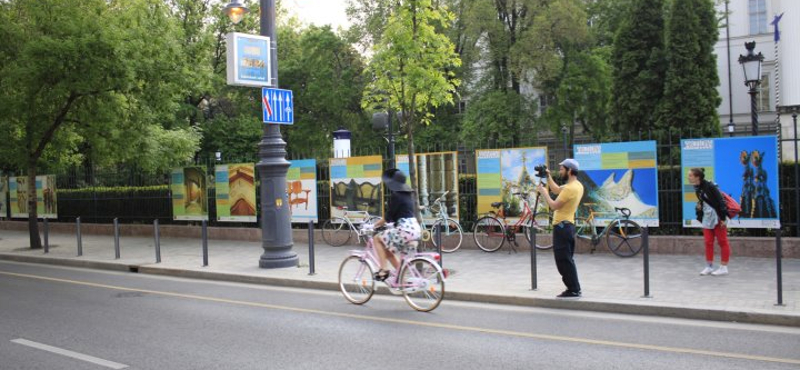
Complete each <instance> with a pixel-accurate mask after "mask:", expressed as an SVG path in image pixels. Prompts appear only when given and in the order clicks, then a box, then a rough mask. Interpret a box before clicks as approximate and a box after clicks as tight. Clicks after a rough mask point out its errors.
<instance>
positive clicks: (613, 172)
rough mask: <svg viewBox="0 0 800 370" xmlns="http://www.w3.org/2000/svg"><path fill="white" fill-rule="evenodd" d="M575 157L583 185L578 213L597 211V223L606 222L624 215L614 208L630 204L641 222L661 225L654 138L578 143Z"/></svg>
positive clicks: (631, 216) (579, 214)
mask: <svg viewBox="0 0 800 370" xmlns="http://www.w3.org/2000/svg"><path fill="white" fill-rule="evenodd" d="M575 159H576V160H577V161H578V163H579V164H580V169H581V170H580V171H579V175H578V177H579V178H578V180H579V181H580V182H581V184H583V187H584V193H583V194H584V195H583V199H582V200H581V205H580V208H579V209H578V216H580V217H588V216H589V213H590V212H594V224H596V225H606V224H608V223H609V222H611V221H612V220H614V219H617V218H622V217H623V215H622V214H621V213H620V212H619V211H616V210H615V208H627V209H629V210H630V211H631V215H630V218H631V219H633V220H635V221H636V222H637V223H638V224H640V225H642V226H653V227H657V226H658V221H659V215H658V170H657V164H658V160H657V157H656V142H655V141H635V142H621V143H606V144H584V145H576V146H575Z"/></svg>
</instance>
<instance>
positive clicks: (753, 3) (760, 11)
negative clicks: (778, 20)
mask: <svg viewBox="0 0 800 370" xmlns="http://www.w3.org/2000/svg"><path fill="white" fill-rule="evenodd" d="M748 3H749V4H748V10H749V14H750V34H751V35H757V34H761V33H767V1H766V0H748Z"/></svg>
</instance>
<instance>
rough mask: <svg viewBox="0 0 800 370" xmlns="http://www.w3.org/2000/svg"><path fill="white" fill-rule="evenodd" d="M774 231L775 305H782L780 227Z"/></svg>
mask: <svg viewBox="0 0 800 370" xmlns="http://www.w3.org/2000/svg"><path fill="white" fill-rule="evenodd" d="M776 231H777V232H776V233H775V264H776V269H775V270H776V272H777V274H778V303H777V304H776V306H783V268H782V259H783V245H782V243H781V229H777V230H776Z"/></svg>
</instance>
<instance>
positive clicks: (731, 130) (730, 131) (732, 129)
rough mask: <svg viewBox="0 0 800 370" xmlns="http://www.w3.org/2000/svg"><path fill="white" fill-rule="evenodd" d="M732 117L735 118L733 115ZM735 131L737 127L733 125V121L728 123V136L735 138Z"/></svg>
mask: <svg viewBox="0 0 800 370" xmlns="http://www.w3.org/2000/svg"><path fill="white" fill-rule="evenodd" d="M731 117H733V115H731ZM731 119H732V118H731ZM735 131H736V125H735V124H734V123H733V121H731V122H728V134H729V135H730V136H731V137H733V133H734V132H735Z"/></svg>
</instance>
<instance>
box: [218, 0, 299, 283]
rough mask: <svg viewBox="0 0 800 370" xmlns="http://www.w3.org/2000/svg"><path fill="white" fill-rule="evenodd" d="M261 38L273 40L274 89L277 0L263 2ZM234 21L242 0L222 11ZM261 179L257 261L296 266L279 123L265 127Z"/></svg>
mask: <svg viewBox="0 0 800 370" xmlns="http://www.w3.org/2000/svg"><path fill="white" fill-rule="evenodd" d="M259 5H260V8H261V11H260V12H259V13H260V17H259V18H260V19H259V21H260V22H259V23H260V30H261V32H259V33H260V34H261V36H267V37H269V40H270V49H271V50H270V69H271V75H272V86H275V87H277V86H278V36H277V33H276V32H275V0H261V1H260V4H259ZM223 11H224V12H225V14H227V15H228V17H229V18H230V20H231V22H233V23H234V24H236V23H239V22H240V21H241V20H242V18H243V17H244V15H245V14H247V13H248V12H249V10H248V9H247V8H246V7H244V6H243V5H242V4H241V2H240V1H238V0H232V1H231V2H230V3H229V4H228V5H226V6H225V8H223ZM258 157H259V159H260V160H259V162H258V164H256V168H257V169H258V175H259V178H260V179H261V192H260V195H261V247H262V248H264V253H263V254H262V255H261V258H260V259H259V261H258V266H259V267H261V268H279V267H294V266H297V262H298V258H297V253H295V252H294V251H292V245H293V244H294V242H293V241H292V219H291V214H290V213H289V204H288V203H289V202H288V195H287V193H286V173H287V172H289V166H291V163H289V161H287V160H286V142H285V141H283V138H282V137H281V129H280V126H279V125H276V124H266V125H265V127H264V136H262V138H261V142H260V143H258Z"/></svg>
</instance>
